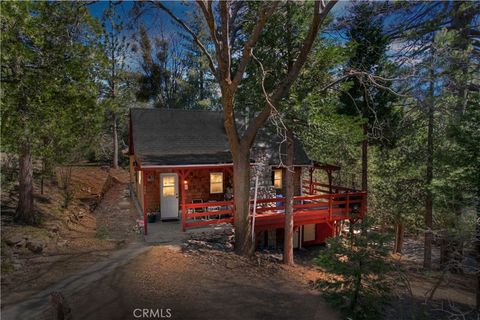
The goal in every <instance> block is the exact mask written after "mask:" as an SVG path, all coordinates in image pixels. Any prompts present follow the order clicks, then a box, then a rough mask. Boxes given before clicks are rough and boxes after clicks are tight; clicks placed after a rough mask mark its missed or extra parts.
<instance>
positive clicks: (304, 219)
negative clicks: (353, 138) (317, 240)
mask: <svg viewBox="0 0 480 320" xmlns="http://www.w3.org/2000/svg"><path fill="white" fill-rule="evenodd" d="M325 186H326V187H328V188H329V189H330V188H331V189H332V190H335V191H336V193H327V194H318V193H322V192H328V190H326V189H325ZM307 188H308V189H309V190H308V191H313V193H314V194H308V195H305V196H296V197H294V205H293V215H294V226H302V225H306V224H316V223H325V222H333V221H338V220H353V221H356V220H358V219H362V218H363V217H364V215H365V212H366V207H367V203H366V199H367V197H366V196H367V194H366V192H363V191H356V190H353V189H348V188H344V187H337V186H329V185H323V184H320V183H314V186H313V188H312V187H311V186H310V185H309V186H307ZM312 189H313V190H312ZM315 193H317V194H315ZM284 202H285V198H284V197H279V198H269V199H257V205H256V210H255V222H254V223H255V231H262V230H267V229H275V228H283V226H284V224H285V206H284ZM251 207H252V208H251V211H250V215H251V217H253V214H254V210H253V200H251ZM220 223H234V203H233V201H222V202H205V203H193V204H184V205H183V208H182V227H183V230H186V229H189V228H196V227H204V226H208V225H215V224H220Z"/></svg>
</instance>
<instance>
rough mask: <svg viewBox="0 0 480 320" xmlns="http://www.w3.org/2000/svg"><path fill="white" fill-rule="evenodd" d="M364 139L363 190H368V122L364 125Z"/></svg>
mask: <svg viewBox="0 0 480 320" xmlns="http://www.w3.org/2000/svg"><path fill="white" fill-rule="evenodd" d="M363 136H364V139H363V141H362V190H363V191H367V190H368V124H367V123H365V124H364V125H363Z"/></svg>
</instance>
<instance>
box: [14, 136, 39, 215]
mask: <svg viewBox="0 0 480 320" xmlns="http://www.w3.org/2000/svg"><path fill="white" fill-rule="evenodd" d="M15 220H16V221H23V222H25V223H28V224H34V223H35V212H34V207H33V164H32V153H31V146H30V143H29V142H28V141H24V142H23V143H22V145H21V146H20V155H19V197H18V206H17V211H16V213H15Z"/></svg>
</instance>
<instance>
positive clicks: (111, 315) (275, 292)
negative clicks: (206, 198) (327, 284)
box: [44, 245, 339, 320]
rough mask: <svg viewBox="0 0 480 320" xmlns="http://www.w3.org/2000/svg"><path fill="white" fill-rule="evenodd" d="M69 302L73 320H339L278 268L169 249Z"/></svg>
mask: <svg viewBox="0 0 480 320" xmlns="http://www.w3.org/2000/svg"><path fill="white" fill-rule="evenodd" d="M67 301H68V302H69V304H70V306H71V308H72V314H73V318H74V319H135V318H136V317H135V316H136V315H139V314H140V312H141V311H139V310H137V311H135V309H152V310H154V312H156V310H157V309H159V314H160V315H162V314H163V316H164V317H165V316H167V315H168V314H171V319H208V320H212V319H242V320H245V319H325V320H327V319H339V316H338V315H337V314H336V313H335V312H333V311H332V310H331V309H330V307H328V306H327V305H326V304H325V302H324V301H323V300H322V299H321V298H320V296H319V295H318V293H317V292H313V291H309V290H306V289H305V287H304V286H303V285H302V284H300V283H298V282H297V281H296V279H294V277H292V276H291V274H290V273H289V272H288V271H287V270H285V269H283V268H282V267H281V266H280V265H278V264H277V265H276V266H258V265H257V263H256V262H254V261H252V260H249V259H243V258H241V257H238V256H235V255H234V254H232V253H223V252H199V253H192V252H190V253H184V252H182V251H181V249H180V248H179V247H176V246H168V245H167V246H152V247H150V248H149V249H148V250H147V251H146V252H145V253H143V254H141V255H138V256H136V257H135V258H133V260H132V261H131V262H130V263H127V264H125V265H123V266H121V267H119V268H118V269H116V270H114V271H113V272H110V273H109V274H108V275H107V276H105V277H104V278H102V279H101V280H99V281H96V282H94V283H92V284H91V285H89V286H87V287H85V288H84V289H82V290H80V291H79V292H77V293H75V294H74V295H72V296H70V297H68V298H67ZM162 309H163V310H162ZM167 309H170V311H167ZM44 316H45V319H48V313H46V314H44ZM159 318H161V317H155V316H154V317H143V319H159Z"/></svg>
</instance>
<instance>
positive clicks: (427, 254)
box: [423, 72, 434, 269]
mask: <svg viewBox="0 0 480 320" xmlns="http://www.w3.org/2000/svg"><path fill="white" fill-rule="evenodd" d="M432 74H433V72H432ZM433 86H434V84H433V78H432V79H431V82H430V101H429V102H428V130H427V173H426V175H427V177H426V184H427V185H426V187H427V190H426V192H427V194H426V198H425V246H424V254H423V267H424V268H425V269H430V268H431V267H432V240H433V234H432V221H433V194H432V189H431V187H432V180H433V121H434V118H433V117H434V113H433Z"/></svg>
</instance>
